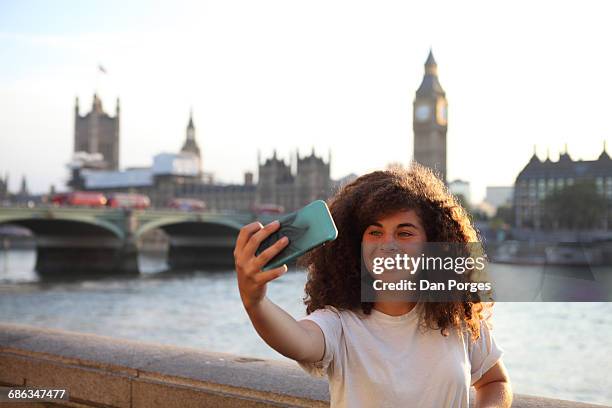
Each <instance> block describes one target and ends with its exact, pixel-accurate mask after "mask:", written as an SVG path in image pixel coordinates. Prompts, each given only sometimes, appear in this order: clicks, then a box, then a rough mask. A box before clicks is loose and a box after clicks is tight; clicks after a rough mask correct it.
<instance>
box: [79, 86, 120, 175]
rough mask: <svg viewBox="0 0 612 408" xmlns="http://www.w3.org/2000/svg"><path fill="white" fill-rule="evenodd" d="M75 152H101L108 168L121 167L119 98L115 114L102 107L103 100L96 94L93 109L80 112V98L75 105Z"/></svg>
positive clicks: (116, 168)
mask: <svg viewBox="0 0 612 408" xmlns="http://www.w3.org/2000/svg"><path fill="white" fill-rule="evenodd" d="M74 117H75V124H74V152H75V153H77V152H86V153H90V154H93V153H100V154H101V155H102V158H103V160H104V166H103V167H104V168H105V169H106V170H118V169H119V98H117V105H116V108H115V116H114V117H111V116H109V115H108V114H107V113H105V112H104V110H103V109H102V100H100V98H99V97H98V95H97V94H94V97H93V104H92V107H91V111H90V112H89V113H87V114H86V115H85V116H81V115H80V113H79V98H76V101H75V107H74Z"/></svg>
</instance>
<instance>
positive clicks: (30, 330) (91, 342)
mask: <svg viewBox="0 0 612 408" xmlns="http://www.w3.org/2000/svg"><path fill="white" fill-rule="evenodd" d="M0 383H1V384H3V385H21V386H23V385H38V386H48V387H55V388H67V389H68V390H69V393H70V398H71V402H69V403H62V405H61V406H72V407H99V406H105V407H118V408H119V407H134V408H136V407H164V408H165V407H169V408H173V407H192V406H193V407H196V406H230V407H263V406H279V407H281V406H283V407H326V406H329V392H328V384H327V381H326V380H325V379H316V378H313V377H310V376H308V375H307V374H306V373H305V372H304V371H303V370H302V369H301V368H299V367H298V366H297V365H296V364H291V363H285V362H277V361H271V360H262V359H257V358H249V357H241V356H236V355H233V354H226V353H212V352H203V351H200V350H197V349H190V348H180V347H173V346H164V345H157V344H149V343H142V342H137V341H129V340H122V339H115V338H111V337H103V336H97V335H91V334H83V333H72V332H65V331H60V330H51V329H39V328H35V327H30V326H23V325H15V324H2V323H0ZM514 400H515V401H514V404H513V406H514V407H519V408H533V407H538V408H548V407H559V408H587V407H598V406H597V405H590V404H582V403H576V402H571V401H561V400H552V399H546V398H540V397H531V396H522V395H515V397H514ZM24 406H25V405H24ZM38 406H40V405H38ZM48 406H60V405H52V404H48ZM599 407H600V406H599Z"/></svg>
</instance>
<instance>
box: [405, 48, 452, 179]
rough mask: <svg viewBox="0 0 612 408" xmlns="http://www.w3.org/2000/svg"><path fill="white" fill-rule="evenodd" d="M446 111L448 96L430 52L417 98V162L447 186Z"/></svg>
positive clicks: (415, 127) (415, 133)
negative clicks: (427, 168) (439, 79)
mask: <svg viewBox="0 0 612 408" xmlns="http://www.w3.org/2000/svg"><path fill="white" fill-rule="evenodd" d="M447 108H448V104H447V102H446V95H445V92H444V90H443V89H442V86H441V85H440V82H439V81H438V65H437V64H436V60H435V59H434V57H433V53H432V51H431V49H430V50H429V56H428V57H427V61H426V62H425V75H424V76H423V82H421V86H419V89H418V90H417V91H416V96H415V98H414V114H413V118H412V119H413V120H412V123H413V125H412V128H413V130H414V161H416V162H418V163H419V164H422V165H424V166H426V167H429V168H430V169H432V170H433V171H434V173H436V174H437V175H438V177H440V179H441V180H442V181H444V182H445V183H446V127H447V116H446V113H447Z"/></svg>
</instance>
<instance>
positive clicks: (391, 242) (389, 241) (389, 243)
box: [380, 234, 399, 251]
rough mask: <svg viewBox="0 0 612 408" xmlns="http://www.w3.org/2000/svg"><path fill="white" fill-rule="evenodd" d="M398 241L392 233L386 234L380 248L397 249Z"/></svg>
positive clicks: (384, 249)
mask: <svg viewBox="0 0 612 408" xmlns="http://www.w3.org/2000/svg"><path fill="white" fill-rule="evenodd" d="M398 248H399V247H398V245H397V242H396V241H395V237H393V236H392V235H388V234H386V235H384V236H383V237H382V242H381V243H380V249H381V250H383V251H397V249H398Z"/></svg>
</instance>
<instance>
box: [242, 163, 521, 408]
mask: <svg viewBox="0 0 612 408" xmlns="http://www.w3.org/2000/svg"><path fill="white" fill-rule="evenodd" d="M329 207H330V212H331V214H332V216H333V218H334V221H335V223H336V227H337V228H338V238H337V239H336V240H335V241H332V242H330V243H328V244H327V245H325V246H323V247H320V248H317V249H315V250H313V251H311V252H310V253H308V254H307V255H305V256H304V257H302V259H300V261H299V264H300V265H302V266H304V267H306V268H307V270H308V281H307V283H306V289H305V290H306V297H305V298H304V300H305V304H306V306H307V308H306V313H307V314H308V315H307V316H306V317H304V318H302V319H300V320H298V321H296V320H295V319H294V318H293V317H292V316H290V315H289V314H288V313H286V312H285V311H284V310H283V309H281V308H280V307H279V306H277V305H276V304H274V303H273V302H271V301H270V300H269V299H268V298H267V297H266V284H267V282H269V281H271V280H273V279H276V278H278V277H279V276H281V275H282V274H284V273H285V272H286V271H287V267H286V265H283V266H282V267H280V268H276V269H273V270H270V271H262V268H263V266H264V265H265V264H266V263H267V262H268V261H269V260H270V259H271V258H272V257H274V255H276V254H277V253H278V252H280V251H281V250H282V249H283V248H284V247H285V246H286V245H287V242H288V240H287V238H286V237H284V238H281V239H279V240H278V241H277V242H276V243H275V244H274V245H273V246H271V247H270V248H268V249H267V250H265V251H264V252H262V253H261V254H260V255H259V256H257V257H256V256H255V250H256V249H257V247H258V246H259V244H260V243H261V242H262V240H263V239H265V238H266V237H267V236H269V235H270V234H271V233H273V232H274V231H276V230H277V229H278V226H279V224H278V222H276V221H275V222H273V223H270V224H268V225H266V226H265V227H264V226H263V225H262V224H260V223H257V222H256V223H252V224H249V225H247V226H245V227H244V228H242V230H241V231H240V234H239V236H238V239H237V242H236V248H235V250H234V257H235V264H236V272H237V278H238V286H239V289H240V296H241V298H242V302H243V304H244V307H245V309H246V311H247V313H248V315H249V317H250V319H251V322H252V323H253V326H254V327H255V329H256V330H257V332H258V333H259V335H260V336H261V338H262V339H263V340H264V341H265V342H266V343H267V344H268V345H269V346H270V347H272V348H274V349H275V350H276V351H278V352H279V353H281V354H283V355H284V356H286V357H288V358H291V359H293V360H295V361H296V362H298V364H299V365H300V366H301V367H302V368H303V369H304V370H306V371H307V372H308V373H310V374H311V375H313V376H323V375H327V376H328V379H329V387H330V397H331V398H330V400H331V401H330V402H331V407H351V408H352V407H467V406H468V405H469V389H470V386H474V387H475V389H476V401H475V402H476V406H477V407H509V406H510V404H511V401H512V391H511V387H510V383H509V379H508V375H507V373H506V370H505V368H504V365H503V362H502V360H501V356H502V354H503V350H502V349H501V348H500V347H499V346H498V345H497V343H496V341H495V339H494V337H493V334H492V332H491V330H490V327H489V325H488V323H487V318H488V317H490V313H489V312H490V307H491V306H492V304H484V303H480V302H477V301H457V302H418V301H417V302H411V301H398V300H392V299H391V300H390V299H388V298H376V299H375V300H374V301H371V302H365V301H363V300H362V297H361V287H360V286H361V283H362V279H361V278H362V275H361V267H362V262H363V258H362V254H361V250H362V246H369V247H370V248H371V247H376V246H378V247H379V248H382V250H383V251H384V250H385V248H388V247H394V248H396V247H400V246H401V245H403V244H419V243H424V242H453V243H469V242H478V234H477V233H476V231H475V229H474V228H473V227H472V225H471V223H470V220H469V218H468V215H467V214H466V212H465V211H464V210H463V208H462V207H461V206H460V205H459V204H458V202H457V200H455V198H454V197H453V196H452V195H451V194H449V192H448V190H447V189H446V187H445V186H444V184H443V183H442V182H441V181H440V180H439V179H438V178H436V177H435V176H434V175H433V173H432V172H431V171H429V170H428V169H426V168H424V167H422V166H420V165H418V164H413V165H411V167H410V168H409V169H407V170H402V169H393V170H388V171H376V172H372V173H369V174H366V175H364V176H361V177H359V178H358V179H356V180H355V181H353V182H352V183H350V184H347V185H346V186H344V187H343V188H341V189H340V191H338V193H337V194H336V195H335V196H334V197H333V198H332V199H330V200H329ZM487 313H489V314H488V315H487Z"/></svg>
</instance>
